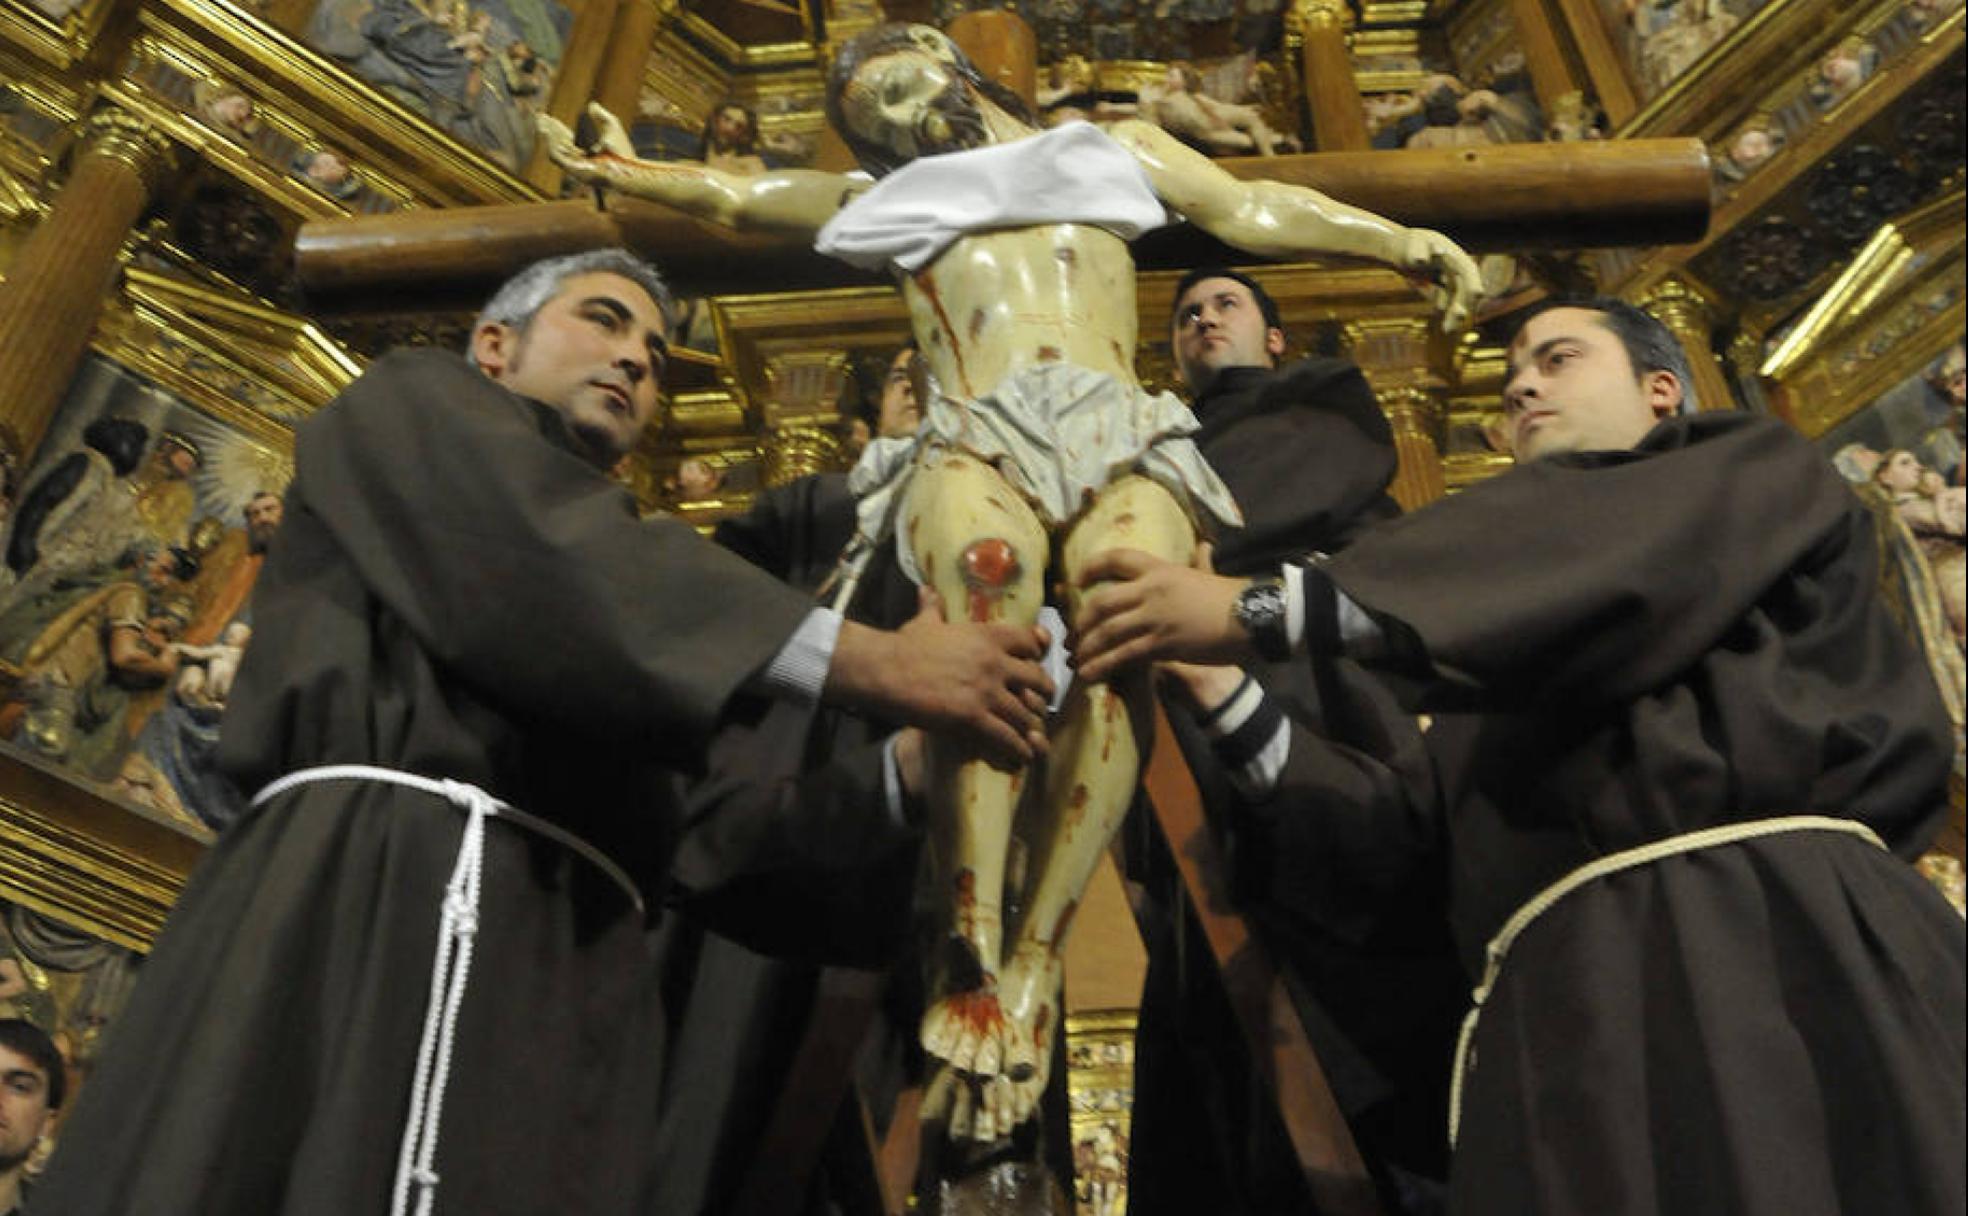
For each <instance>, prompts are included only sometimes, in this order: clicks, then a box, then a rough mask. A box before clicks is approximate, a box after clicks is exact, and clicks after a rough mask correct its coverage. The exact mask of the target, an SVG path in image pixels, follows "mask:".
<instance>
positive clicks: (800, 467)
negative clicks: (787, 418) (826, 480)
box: [760, 425, 841, 487]
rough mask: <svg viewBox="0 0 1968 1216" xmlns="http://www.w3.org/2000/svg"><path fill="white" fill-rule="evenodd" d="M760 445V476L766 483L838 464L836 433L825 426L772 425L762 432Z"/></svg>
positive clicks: (777, 482) (783, 481)
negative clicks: (761, 456)
mask: <svg viewBox="0 0 1968 1216" xmlns="http://www.w3.org/2000/svg"><path fill="white" fill-rule="evenodd" d="M763 447H764V451H763V457H764V459H763V464H764V468H763V469H762V470H761V473H760V476H761V478H762V479H763V480H764V482H765V484H766V485H767V486H768V487H770V486H783V485H785V484H786V483H788V482H792V481H798V480H799V479H800V478H802V477H806V476H809V475H811V474H814V473H825V472H828V471H830V470H833V469H838V468H840V467H841V442H840V436H839V435H836V434H835V433H834V432H833V431H831V430H829V429H827V428H826V427H822V426H814V425H800V426H782V427H775V428H773V429H772V430H771V431H768V432H767V433H766V436H765V442H764V445H763Z"/></svg>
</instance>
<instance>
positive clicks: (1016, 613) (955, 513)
mask: <svg viewBox="0 0 1968 1216" xmlns="http://www.w3.org/2000/svg"><path fill="white" fill-rule="evenodd" d="M923 462H924V463H923V467H922V468H920V469H919V470H918V471H917V472H916V473H915V475H914V481H913V483H912V484H911V486H910V489H909V497H908V500H907V502H905V503H904V505H903V509H902V515H901V518H902V523H901V529H902V543H904V544H906V545H908V546H909V548H910V553H911V554H912V556H913V557H914V560H915V563H916V568H917V569H918V570H919V571H920V572H921V574H922V577H923V581H924V583H925V585H927V586H929V587H931V588H933V589H934V590H935V591H936V592H937V594H938V595H940V596H941V597H942V599H943V605H944V610H945V611H946V612H947V613H948V614H949V615H950V616H951V617H953V618H956V617H961V618H963V619H966V620H973V621H1002V622H1005V623H1008V624H1016V625H1027V626H1029V625H1031V624H1033V623H1034V622H1036V621H1037V619H1038V613H1039V607H1040V605H1041V604H1042V603H1043V601H1044V577H1045V567H1046V558H1047V555H1048V552H1049V550H1048V547H1047V539H1046V534H1045V529H1044V527H1043V526H1042V525H1041V524H1040V522H1039V518H1038V515H1037V514H1036V513H1035V512H1034V511H1033V510H1032V508H1031V507H1030V505H1028V504H1027V503H1026V502H1025V500H1024V499H1023V498H1021V497H1019V495H1018V493H1017V491H1015V490H1014V489H1012V487H1011V485H1010V484H1009V483H1008V482H1006V481H1005V479H1004V478H1003V477H1002V476H1000V475H999V474H998V471H997V470H996V469H994V468H993V467H991V466H990V465H989V464H987V463H985V462H984V461H982V460H979V459H977V458H976V457H973V456H969V455H966V454H964V453H961V452H957V451H954V450H951V449H947V448H938V449H932V450H930V451H928V452H926V453H925V454H924V457H923ZM928 760H929V801H930V807H931V816H932V821H933V822H934V823H936V824H937V825H938V826H939V827H945V826H947V827H948V828H950V829H952V830H953V831H954V837H955V838H954V842H953V844H952V847H951V848H950V850H949V855H950V857H951V862H950V865H949V866H948V868H947V874H948V881H949V883H950V897H951V900H952V922H953V923H952V925H951V932H950V937H949V939H948V941H947V943H946V948H945V949H944V950H942V951H940V952H939V957H938V959H937V965H938V970H939V971H940V974H939V975H938V976H937V977H936V978H935V990H934V992H933V994H932V996H933V1003H932V1004H931V1005H930V1008H929V1011H928V1012H927V1013H926V1014H925V1015H924V1017H923V1024H922V1045H923V1049H924V1050H925V1051H927V1052H928V1053H929V1054H930V1055H932V1056H934V1057H936V1058H938V1059H941V1060H945V1061H947V1062H948V1063H949V1064H950V1065H951V1066H952V1067H954V1068H956V1069H958V1070H960V1071H962V1072H966V1073H970V1074H974V1075H977V1076H980V1077H985V1078H989V1077H992V1076H995V1075H996V1074H997V1072H998V1070H999V1068H1000V1066H1001V1062H1002V1059H1003V1048H1002V1040H1003V1030H1004V1020H1003V1015H1002V1012H1001V1010H1000V1008H999V1003H998V972H999V969H1000V964H1001V962H1002V950H1003V942H1004V928H1003V924H1002V915H1003V914H1002V909H1003V906H1004V875H1005V855H1006V852H1007V850H1008V847H1009V844H1010V840H1011V821H1012V812H1013V811H1014V809H1015V808H1016V807H1017V804H1018V795H1019V791H1020V789H1021V788H1022V785H1023V782H1024V778H1025V774H1024V772H1023V770H1020V771H1018V772H1006V771H1004V770H1002V769H998V768H994V767H992V766H991V765H990V764H988V763H986V762H985V761H983V760H981V759H978V758H976V757H975V756H972V755H969V754H965V753H961V752H958V751H956V750H955V749H953V748H952V747H951V746H950V745H949V744H948V743H947V742H946V741H944V740H942V739H937V738H934V737H932V738H931V739H930V741H929V753H928Z"/></svg>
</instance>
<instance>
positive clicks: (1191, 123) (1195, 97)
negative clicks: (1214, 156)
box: [1139, 63, 1279, 156]
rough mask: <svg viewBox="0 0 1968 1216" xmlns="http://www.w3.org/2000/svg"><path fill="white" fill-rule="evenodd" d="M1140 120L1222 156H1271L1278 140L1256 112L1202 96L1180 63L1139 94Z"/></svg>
mask: <svg viewBox="0 0 1968 1216" xmlns="http://www.w3.org/2000/svg"><path fill="white" fill-rule="evenodd" d="M1139 113H1140V116H1141V117H1142V118H1143V119H1145V120H1146V121H1148V122H1152V123H1154V124H1155V125H1156V126H1158V127H1160V128H1161V129H1162V130H1164V131H1167V132H1168V133H1169V134H1171V135H1174V136H1177V137H1179V138H1182V139H1187V140H1191V141H1194V142H1195V143H1198V144H1201V145H1202V146H1203V147H1205V148H1207V149H1209V150H1210V151H1211V152H1215V153H1218V154H1222V155H1228V156H1247V155H1249V154H1250V153H1252V152H1255V153H1257V154H1258V155H1259V156H1274V155H1276V154H1277V150H1278V143H1279V137H1278V133H1277V132H1275V131H1273V130H1272V129H1271V127H1270V124H1268V123H1266V122H1265V121H1264V115H1262V114H1260V113H1259V112H1258V109H1257V107H1256V106H1250V105H1238V104H1236V103H1234V102H1228V101H1219V100H1218V99H1216V98H1214V97H1211V96H1210V95H1209V94H1208V93H1205V92H1203V85H1202V78H1201V77H1199V76H1198V75H1197V74H1196V69H1194V68H1192V67H1190V66H1189V65H1188V64H1186V63H1171V64H1170V65H1169V66H1168V72H1167V73H1166V74H1165V75H1164V76H1163V78H1162V83H1161V84H1159V85H1154V84H1151V85H1148V86H1147V87H1145V88H1143V89H1142V90H1141V97H1140V109H1139Z"/></svg>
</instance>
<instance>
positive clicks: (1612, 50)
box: [1547, 0, 1640, 129]
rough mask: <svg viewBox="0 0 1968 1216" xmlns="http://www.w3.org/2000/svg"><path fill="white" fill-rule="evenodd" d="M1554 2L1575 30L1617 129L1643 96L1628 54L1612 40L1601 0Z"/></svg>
mask: <svg viewBox="0 0 1968 1216" xmlns="http://www.w3.org/2000/svg"><path fill="white" fill-rule="evenodd" d="M1555 3H1556V5H1557V7H1558V9H1559V11H1560V12H1562V13H1563V14H1564V20H1565V26H1566V28H1567V29H1569V30H1570V31H1571V33H1572V41H1573V42H1574V44H1575V45H1577V47H1578V50H1579V57H1580V58H1581V59H1583V60H1585V70H1586V73H1587V74H1588V75H1589V76H1590V77H1591V78H1592V91H1593V92H1595V93H1597V94H1598V95H1599V104H1600V105H1602V106H1604V107H1605V108H1606V122H1607V123H1608V124H1609V125H1610V126H1612V127H1613V128H1614V129H1618V127H1619V125H1620V124H1621V123H1623V122H1625V121H1626V120H1627V119H1629V118H1631V117H1633V115H1634V114H1635V113H1636V112H1637V111H1638V110H1639V109H1640V97H1639V95H1638V94H1637V93H1635V92H1634V88H1633V76H1632V74H1631V73H1630V72H1629V71H1628V70H1627V66H1626V55H1625V54H1624V53H1623V52H1622V51H1621V50H1620V48H1619V45H1618V44H1617V43H1615V42H1614V41H1613V35H1612V31H1611V30H1609V29H1608V28H1607V26H1606V18H1605V17H1604V16H1603V15H1602V14H1601V12H1600V9H1599V0H1555ZM1547 20H1549V18H1547Z"/></svg>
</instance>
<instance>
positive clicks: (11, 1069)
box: [0, 1018, 68, 1177]
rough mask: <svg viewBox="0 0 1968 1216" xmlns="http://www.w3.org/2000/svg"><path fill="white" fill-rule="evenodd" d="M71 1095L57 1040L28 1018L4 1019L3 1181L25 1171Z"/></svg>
mask: <svg viewBox="0 0 1968 1216" xmlns="http://www.w3.org/2000/svg"><path fill="white" fill-rule="evenodd" d="M67 1094H68V1073H67V1072H66V1070H65V1068H64V1066H63V1064H62V1058H61V1052H59V1051H57V1050H56V1049H55V1043H54V1040H53V1039H50V1038H49V1037H48V1035H47V1032H46V1031H44V1030H42V1029H41V1028H40V1027H39V1026H36V1025H35V1024H34V1023H32V1022H29V1021H27V1020H25V1019H23V1018H0V1177H5V1176H6V1175H7V1174H8V1173H9V1172H11V1171H13V1170H16V1169H18V1168H20V1166H21V1165H22V1164H23V1163H24V1162H25V1161H26V1160H27V1159H28V1157H29V1156H30V1155H32V1154H33V1152H34V1146H35V1145H37V1144H39V1143H40V1142H41V1137H42V1135H43V1133H45V1132H46V1131H47V1130H48V1121H49V1120H50V1119H51V1118H52V1117H53V1115H54V1112H55V1111H57V1110H60V1109H61V1104H62V1100H63V1099H64V1098H65V1097H67Z"/></svg>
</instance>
